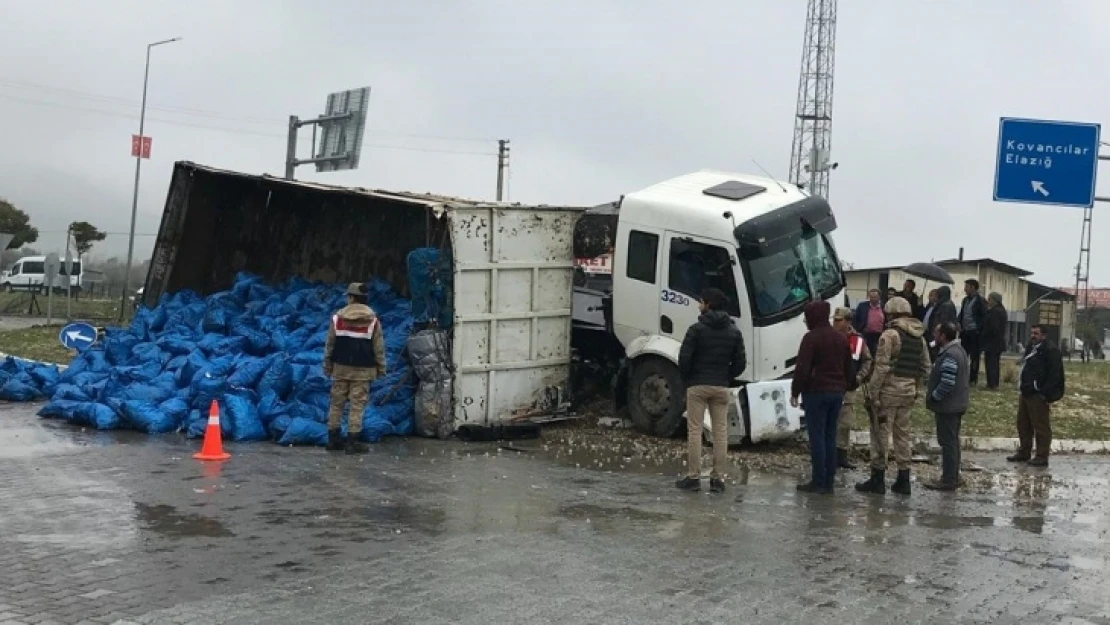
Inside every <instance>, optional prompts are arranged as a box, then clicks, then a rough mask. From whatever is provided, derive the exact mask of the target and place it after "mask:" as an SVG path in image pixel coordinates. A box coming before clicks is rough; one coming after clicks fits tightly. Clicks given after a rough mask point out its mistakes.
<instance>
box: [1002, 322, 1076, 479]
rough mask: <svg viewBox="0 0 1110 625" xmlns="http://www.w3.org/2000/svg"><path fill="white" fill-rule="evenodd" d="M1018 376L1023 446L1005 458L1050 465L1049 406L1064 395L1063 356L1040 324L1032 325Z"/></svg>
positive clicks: (1020, 433)
mask: <svg viewBox="0 0 1110 625" xmlns="http://www.w3.org/2000/svg"><path fill="white" fill-rule="evenodd" d="M1019 378H1020V380H1021V381H1020V383H1019V384H1020V387H1019V388H1020V393H1021V396H1020V397H1019V398H1018V411H1017V429H1018V439H1019V441H1020V446H1019V447H1018V451H1017V453H1016V454H1014V455H1012V456H1010V457H1009V458H1006V459H1007V460H1009V461H1010V462H1028V463H1029V466H1031V467H1047V466H1048V453H1049V450H1050V449H1051V447H1052V425H1051V423H1050V419H1049V417H1050V412H1051V408H1050V407H1051V405H1052V404H1053V403H1054V402H1057V401H1059V400H1060V399H1061V398H1062V397H1063V396H1064V358H1063V356H1061V355H1060V350H1059V349H1057V348H1056V346H1055V345H1053V344H1052V342H1051V341H1049V340H1048V339H1047V338H1046V337H1045V335H1044V328H1042V327H1041V326H1039V325H1034V326H1033V327H1031V328H1030V329H1029V346H1028V347H1026V348H1025V355H1024V357H1022V359H1021V373H1020V374H1019ZM1034 442H1036V448H1035V450H1036V454H1035V455H1034V453H1033V452H1034V446H1033V443H1034Z"/></svg>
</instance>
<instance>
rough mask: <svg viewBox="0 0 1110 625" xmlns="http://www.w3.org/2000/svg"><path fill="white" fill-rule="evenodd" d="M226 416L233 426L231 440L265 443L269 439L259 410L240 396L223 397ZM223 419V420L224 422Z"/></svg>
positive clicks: (229, 395) (229, 394) (228, 395)
mask: <svg viewBox="0 0 1110 625" xmlns="http://www.w3.org/2000/svg"><path fill="white" fill-rule="evenodd" d="M223 405H224V415H225V417H226V419H227V421H228V422H229V425H230V426H231V427H230V429H231V438H232V440H234V441H236V442H244V441H263V440H266V439H267V438H268V436H267V435H266V428H264V427H262V420H261V419H259V418H258V409H257V408H256V407H255V405H254V404H253V403H251V401H250V400H249V399H247V398H245V397H242V396H240V395H235V394H231V393H228V394H227V395H224V397H223ZM222 420H223V419H221V421H222Z"/></svg>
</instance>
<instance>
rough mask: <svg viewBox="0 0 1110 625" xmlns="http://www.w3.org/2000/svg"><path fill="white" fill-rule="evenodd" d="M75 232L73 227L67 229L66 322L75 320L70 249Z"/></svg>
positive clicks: (65, 266) (65, 265)
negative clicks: (70, 242)
mask: <svg viewBox="0 0 1110 625" xmlns="http://www.w3.org/2000/svg"><path fill="white" fill-rule="evenodd" d="M72 234H73V230H72V228H67V229H66V257H65V264H64V265H63V267H64V268H65V271H66V322H67V323H68V322H70V321H72V320H73V293H72V290H71V289H72V287H73V254H72V253H70V251H69V241H70V237H71V235H72Z"/></svg>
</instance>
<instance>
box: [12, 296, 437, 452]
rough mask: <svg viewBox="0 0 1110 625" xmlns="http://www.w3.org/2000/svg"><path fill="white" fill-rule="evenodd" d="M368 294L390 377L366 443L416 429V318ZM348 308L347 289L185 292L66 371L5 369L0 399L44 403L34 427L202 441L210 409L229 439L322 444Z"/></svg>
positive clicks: (112, 334) (375, 405)
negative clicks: (331, 358) (335, 347)
mask: <svg viewBox="0 0 1110 625" xmlns="http://www.w3.org/2000/svg"><path fill="white" fill-rule="evenodd" d="M367 286H368V289H369V293H368V295H369V299H370V306H371V307H372V308H373V309H374V311H375V312H376V313H377V314H378V317H379V319H380V321H381V325H382V329H383V331H384V333H385V349H386V360H387V362H386V366H387V370H388V373H387V375H386V376H385V377H384V378H381V379H379V380H376V381H375V382H374V383H373V385H372V386H371V388H370V401H369V404H368V405H367V408H366V410H365V411H364V412H363V414H362V415H360V418H361V419H362V438H363V440H365V441H367V442H375V441H377V440H379V439H381V438H382V437H383V436H389V435H399V436H404V435H408V434H410V433H411V432H412V429H413V417H414V413H413V394H414V390H415V386H414V382H415V378H414V377H412V376H410V370H409V366H408V363H407V362H406V361H405V359H404V357H403V352H404V347H405V342H406V340H407V339H408V336H409V333H410V330H411V329H412V324H413V318H412V311H411V304H410V302H409V301H408V300H405V299H403V298H401V297H399V296H398V295H397V294H396V293H395V292H394V291H393V290H392V288H390V286H389V285H388V284H386V283H385V282H383V281H381V280H371V281H369V282H368V283H367ZM345 305H346V295H345V289H344V287H343V286H331V285H326V286H325V285H318V284H311V283H308V282H305V281H303V280H300V279H293V280H292V281H290V282H288V283H286V284H285V285H283V286H281V287H276V288H275V287H272V286H268V285H266V284H265V283H264V282H263V281H262V280H261V279H260V278H258V277H257V276H252V275H249V274H240V275H239V276H237V277H236V280H235V285H234V286H233V287H232V289H231V290H230V291H226V292H223V293H217V294H215V295H211V296H209V297H207V298H202V297H200V296H199V295H197V294H196V293H194V292H191V291H183V292H180V293H176V294H173V295H168V296H164V297H163V298H162V301H161V302H159V304H158V305H157V306H156V307H154V308H152V309H147V308H143V309H141V310H139V311H138V312H137V313H136V315H135V319H134V321H133V322H132V323H131V326H130V327H129V328H127V329H115V328H109V329H107V330H106V331H105V336H104V338H103V340H102V341H101V342H100V343H98V344H97V345H94V346H93V347H92V348H90V349H89V350H88V351H86V352H84V353H83V354H81V355H80V356H78V357H76V358H75V359H74V360H73V362H72V363H70V365H69V367H68V368H66V369H65V370H64V371H59V370H58V368H57V367H55V366H53V365H42V364H36V363H29V362H27V361H20V360H15V359H11V358H9V359H7V360H6V361H5V362H3V363H2V364H0V399H7V400H9V401H35V400H40V399H46V398H49V399H50V401H49V403H47V404H46V405H45V406H44V407H43V408H42V410H40V411H39V415H40V416H42V417H48V418H59V419H64V420H66V421H70V422H73V423H75V424H78V425H83V426H90V427H94V428H97V429H101V430H111V429H117V428H129V429H134V430H139V431H142V432H146V433H149V434H157V433H167V432H182V431H183V432H188V434H189V435H190V436H194V437H198V436H202V435H203V434H204V429H205V427H206V425H207V417H208V409H209V406H210V405H211V403H212V401H213V400H215V401H217V402H218V404H219V406H220V410H221V415H220V416H221V419H220V426H221V429H222V433H223V435H224V437H225V438H229V439H231V440H234V441H258V440H274V441H277V442H278V443H280V444H283V445H324V444H325V443H326V442H327V426H326V422H327V410H328V404H329V393H330V390H331V382H330V380H329V379H328V378H327V377H326V376H325V375H324V371H323V351H324V344H325V341H326V339H327V331H328V324H329V323H330V318H331V314H332V313H333V312H334V311H336V310H338V309H339V308H342V307H343V306H345ZM345 418H346V417H345ZM344 423H346V421H344ZM344 429H345V428H344Z"/></svg>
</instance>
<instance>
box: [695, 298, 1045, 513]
mask: <svg viewBox="0 0 1110 625" xmlns="http://www.w3.org/2000/svg"><path fill="white" fill-rule="evenodd" d="M915 287H916V285H915V284H914V283H913V281H912V280H908V281H907V282H906V285H905V287H904V290H903V292H902V293H900V294H895V295H891V296H889V297H888V298H887V299H886V301H885V302H881V301H880V293H879V292H878V291H877V290H872V291H871V292H869V293H868V301H866V302H863V303H861V304H860V306H859V307H858V308H857V309H856V310H854V311H853V310H852V309H850V308H846V307H845V308H837V309H836V310H835V311H832V310H831V307H830V305H829V303H828V302H825V301H812V302H809V303H808V304H807V305H806V307H805V313H804V314H805V322H806V327H807V328H808V332H807V333H806V334H805V336H804V337H803V338H802V341H801V345H800V346H799V348H798V357H797V360H796V364H795V368H794V378H793V380H792V383H791V399H790V401H791V404H792V405H793V406H795V407H798V406H800V407H801V408H802V409H803V410H804V411H805V416H806V429H807V431H808V434H809V446H810V462H811V471H812V475H811V479H810V480H809V481H808V482H806V483H803V484H799V485H798V490H799V491H802V492H808V493H818V494H832V492H833V490H834V478H835V476H836V472H837V469H854V468H856V467H855V465H854V464H852V462H851V458H850V453H849V451H850V434H851V427H852V424H853V420H854V413H855V409H856V408H857V407H863V408H864V409H865V412H866V413H867V415H868V417H869V429H870V439H871V440H870V451H871V454H870V465H871V466H870V469H871V474H870V477H869V478H868V479H867V480H864V481H862V482H860V483H858V484H856V485H855V488H856V490H857V491H860V492H865V493H875V494H885V493H886V490H887V482H886V469H887V464H888V453H889V451H891V450H892V451H893V454H894V461H895V464H896V466H897V470H898V474H897V477H896V479H895V480H894V483H893V484H892V485H891V486H890V490H891V491H892V492H895V493H898V494H902V495H909V494H910V492H911V486H910V483H911V481H910V466H911V460H912V446H911V443H912V441H911V438H910V413H911V411H912V409H913V407H914V405H915V404H916V403H917V401H918V400H919V398H920V396H921V394H922V393H923V394H924V395H925V406H926V408H927V409H928V410H930V411H931V412H932V413H933V414H934V416H935V421H936V434H937V442H938V443H939V445H940V448H941V456H942V464H941V467H942V470H941V476H940V478H939V479H937V480H934V481H930V482H928V483H926V484H925V486H926V487H928V488H931V489H934V490H942V491H950V490H955V489H957V488H958V487H959V483H960V461H961V458H960V429H961V425H962V421H963V416H964V414H965V413H966V412H967V409H968V406H969V404H970V400H971V392H970V389H971V387H973V386H976V384H977V378H978V371H979V361H980V359H981V358H982V355H983V354H986V363H987V366H986V370H987V371H986V373H987V388H988V389H997V388H998V386H999V367H1000V360H1001V355H1002V352H1003V351H1005V338H1004V337H1005V328H1006V311H1005V308H1003V307H1002V298H1001V296H1000V295H999V294H997V293H991V294H990V295H989V296H988V298H987V299H986V300H985V301H984V300H983V298H982V297H981V296H980V295H979V283H978V282H977V281H976V280H974V279H972V280H967V281H966V282H965V284H964V291H965V293H966V295H967V297H966V298H965V299H964V301H963V302H962V305H961V306H960V309H959V310H957V309H956V306H955V304H954V303H953V302H952V299H951V290H950V289H949V288H948V287H947V286H942V287H940V288H938V289H936V290H934V291H931V292H930V293H929V298H928V303H927V304H926V305H925V306H921V305H920V304H919V303H918V298H917V296H916V293H914V288H915ZM726 304H727V299H726V297H725V295H724V293H722V292H720V291H719V290H717V289H707V290H706V291H705V293H703V295H702V297H701V299H700V301H699V305H700V307H701V311H702V315H701V317H700V318H699V321H698V323H696V324H694V325H692V326H691V327H690V329H689V330H688V331H687V333H686V337H685V339H684V340H683V343H682V349H681V353H680V358H679V366H680V370H681V375H682V379H683V382H684V383H685V384H686V398H687V410H688V414H689V415H703V414H705V410H706V409H707V408H708V410H709V414H710V419H711V423H712V425H713V434H714V445H713V447H714V449H713V470H712V473H711V474H710V490H711V491H713V492H722V491H724V488H725V486H724V479H723V478H724V472H725V464H726V461H727V456H726V446H727V422H726V420H727V413H728V401H729V392H728V387H729V386H731V385H732V383H733V381H734V380H735V379H736V378H737V377H738V376H739V375H741V373H743V370H744V368H745V364H746V363H745V353H744V340H743V336H742V335H741V334H740V331H739V330H738V329H737V328H736V327H735V325H734V324H733V323H732V322H731V319H730V318H729V316H728V313H727V312H725V311H726V309H727V306H726ZM830 313H832V314H831V315H830ZM830 316H831V319H830ZM1000 320H1001V322H1000ZM999 324H1000V325H999ZM1029 339H1030V342H1029V345H1028V346H1027V347H1026V349H1025V353H1024V354H1023V356H1022V358H1021V361H1020V366H1021V373H1020V375H1019V390H1020V399H1019V402H1018V408H1017V419H1016V420H1017V430H1018V437H1019V440H1020V445H1019V449H1018V451H1017V453H1016V454H1014V455H1012V456H1010V457H1009V458H1008V460H1009V461H1011V462H1026V463H1028V464H1029V465H1030V466H1039V467H1044V466H1047V465H1048V456H1049V449H1050V447H1051V444H1052V429H1051V425H1050V418H1049V416H1050V406H1051V404H1052V403H1053V402H1055V401H1058V400H1059V399H1060V398H1062V397H1063V394H1064V370H1063V359H1062V357H1061V355H1060V351H1059V349H1058V348H1057V347H1056V346H1055V345H1053V344H1052V343H1051V342H1050V341H1048V340H1047V337H1046V336H1045V334H1044V330H1043V328H1042V327H1041V326H1039V325H1033V326H1032V327H1031V328H1030V332H1029ZM687 433H688V437H689V438H688V454H689V455H688V462H687V469H688V471H687V475H686V476H685V477H683V478H682V479H680V480H679V481H678V483H677V486H678V487H679V488H680V489H683V490H699V489H700V488H701V481H700V478H701V442H702V441H701V433H702V420H701V419H699V418H692V419H689V421H688V427H687ZM892 439H893V446H892V445H891V440H892Z"/></svg>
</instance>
